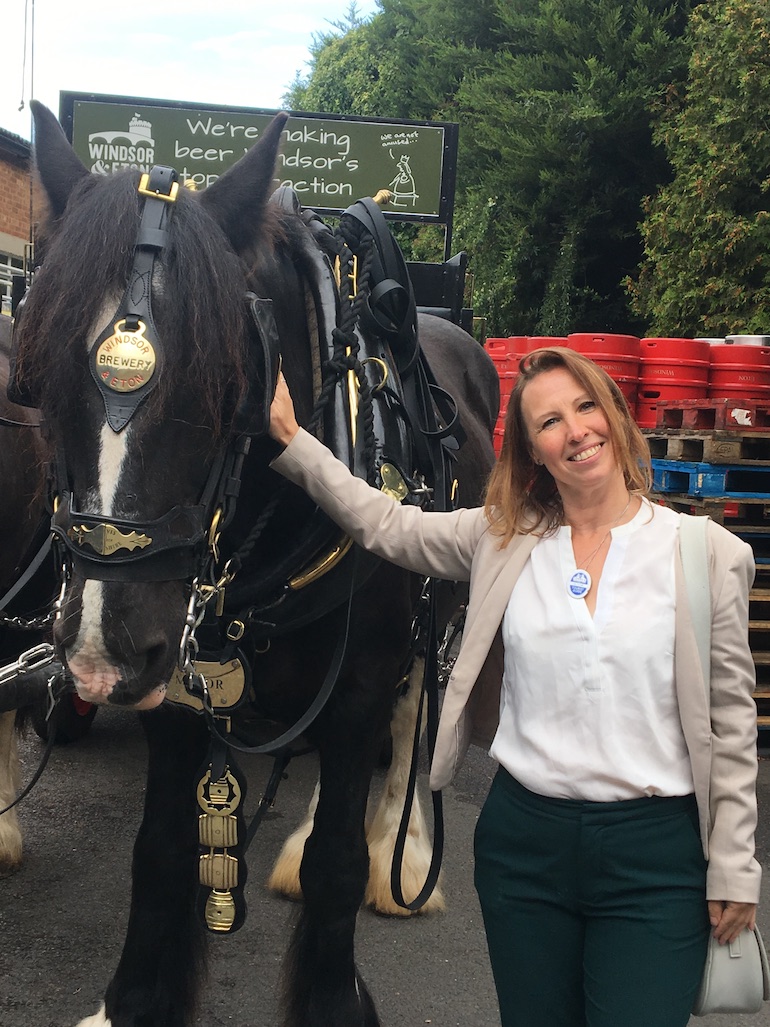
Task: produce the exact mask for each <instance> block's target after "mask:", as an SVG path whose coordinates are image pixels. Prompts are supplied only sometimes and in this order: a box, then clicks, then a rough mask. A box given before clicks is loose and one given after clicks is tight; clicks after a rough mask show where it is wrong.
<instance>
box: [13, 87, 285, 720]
mask: <svg viewBox="0 0 770 1027" xmlns="http://www.w3.org/2000/svg"><path fill="white" fill-rule="evenodd" d="M34 116H35V140H36V142H35V154H36V162H37V168H38V172H39V177H40V180H41V183H42V186H43V189H44V191H45V193H46V195H47V197H48V200H49V203H50V218H49V223H48V227H47V229H46V234H45V236H44V239H45V241H44V245H43V247H42V248H43V250H44V262H43V266H42V267H41V269H40V270H39V271H38V272H37V273H36V276H35V281H34V284H33V286H32V288H31V289H30V292H29V296H28V299H27V301H26V304H25V307H24V312H23V316H22V318H21V319H20V324H19V331H18V347H19V348H18V367H19V375H20V383H21V384H22V385H25V386H26V387H27V388H28V389H30V391H31V393H32V395H33V397H34V399H35V401H36V403H37V404H38V405H39V406H40V408H41V410H42V412H43V415H44V418H45V422H46V425H47V434H48V439H49V443H50V449H51V458H52V465H53V466H54V468H55V490H56V500H55V502H56V512H55V514H54V523H55V525H56V531H57V532H58V535H59V538H60V541H61V548H62V550H63V552H64V553H65V556H66V559H65V563H66V565H67V566H68V568H69V578H68V582H67V587H66V590H65V594H64V601H63V605H62V611H61V616H60V617H59V619H58V621H57V623H56V626H55V639H56V642H57V644H58V646H59V647H60V648H61V649H62V651H63V653H64V655H65V657H66V660H67V662H68V664H69V666H70V668H71V670H72V672H73V674H74V676H75V678H76V681H77V682H78V689H79V691H80V692H81V695H82V696H83V697H84V698H86V699H88V700H91V701H96V702H112V703H116V704H121V705H137V704H139V705H141V706H142V707H144V708H149V707H151V706H154V705H156V704H157V703H158V702H160V701H161V699H162V698H163V689H164V685H165V683H166V682H167V681H168V680H169V676H170V675H171V673H172V671H173V669H174V667H175V664H176V662H177V654H178V649H179V641H180V638H181V637H182V633H183V629H184V624H185V617H186V611H187V604H188V597H189V594H190V580H191V579H192V578H193V577H194V576H195V574H196V573H197V572H198V569H199V568H200V566H201V560H203V559H205V551H206V548H207V546H208V544H209V542H211V541H213V539H214V537H215V535H216V523H215V524H214V528H213V529H212V522H216V519H217V517H218V514H217V510H218V509H219V508H220V507H221V505H222V503H223V501H224V500H223V496H226V492H227V487H228V486H227V480H226V479H227V475H228V474H229V473H231V468H230V467H229V465H228V462H227V461H228V459H229V458H230V455H231V453H232V449H231V445H230V443H231V439H232V437H233V436H234V434H236V431H235V428H236V426H237V425H236V422H237V421H238V419H239V417H240V416H241V414H242V412H243V410H244V407H248V405H249V403H250V402H251V403H252V404H253V402H254V400H253V397H252V395H251V389H252V387H251V383H252V381H253V379H254V377H255V373H256V371H255V368H254V366H253V362H254V360H255V353H254V350H255V346H254V337H255V328H254V319H253V316H252V314H251V312H250V311H249V306H248V303H247V301H246V292H247V277H246V271H245V262H244V259H243V258H244V256H245V255H246V254H247V252H248V253H252V252H253V251H254V247H255V246H256V244H257V242H258V240H259V239H260V238H262V237H265V236H266V235H269V233H270V232H271V226H270V212H269V209H268V207H267V199H268V195H269V192H270V190H271V183H272V178H273V171H274V165H275V159H276V153H277V148H278V144H279V141H280V136H281V131H282V128H283V125H284V123H285V120H286V116H285V115H279V116H277V117H276V118H275V119H274V121H273V122H272V123H271V125H270V126H269V127H268V129H267V130H266V132H265V133H264V135H263V137H262V139H261V140H260V141H259V142H258V143H257V144H256V146H255V147H254V148H253V149H252V150H251V151H250V152H249V153H248V154H247V155H246V156H245V157H244V158H243V159H242V160H241V161H240V163H239V164H238V165H236V166H235V167H234V168H232V169H231V170H230V171H229V172H228V173H227V174H225V175H224V176H222V178H220V179H219V180H218V181H217V182H216V183H215V184H214V185H213V186H211V187H210V188H209V189H208V190H206V191H205V192H203V193H200V194H198V193H195V192H193V191H190V190H187V189H185V188H179V189H178V191H177V190H176V189H175V188H172V182H171V180H170V179H169V176H168V175H165V173H164V172H160V173H159V175H160V177H159V178H157V179H156V178H154V177H153V176H152V175H151V176H150V179H149V181H145V182H143V183H142V184H141V186H140V175H139V173H138V172H135V171H131V170H128V171H125V172H120V173H118V174H115V175H114V176H109V177H100V176H97V175H92V174H91V173H89V172H88V171H87V170H86V168H85V167H84V166H83V165H82V164H81V162H80V161H79V159H78V158H77V156H76V155H75V153H74V151H73V150H72V148H71V147H70V145H69V143H68V142H67V140H66V138H65V137H64V134H63V132H62V131H61V128H60V127H59V124H58V122H57V121H56V119H55V118H54V116H53V115H52V114H51V113H50V111H48V110H46V109H45V108H44V107H42V106H41V105H39V104H35V105H34ZM166 170H168V169H166ZM154 174H155V172H153V175H154ZM172 192H173V193H174V196H173V198H172ZM263 406H264V397H263ZM251 413H252V414H253V411H251ZM263 413H264V411H263ZM223 461H224V463H222V462H223Z"/></svg>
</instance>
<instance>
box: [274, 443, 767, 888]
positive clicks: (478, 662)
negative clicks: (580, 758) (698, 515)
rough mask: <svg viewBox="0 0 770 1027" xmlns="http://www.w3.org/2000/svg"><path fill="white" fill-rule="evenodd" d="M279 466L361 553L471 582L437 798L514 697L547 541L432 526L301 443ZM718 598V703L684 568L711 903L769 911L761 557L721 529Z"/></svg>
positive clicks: (694, 758)
mask: <svg viewBox="0 0 770 1027" xmlns="http://www.w3.org/2000/svg"><path fill="white" fill-rule="evenodd" d="M272 466H273V467H274V468H275V470H277V471H279V472H280V473H281V474H282V475H284V476H285V477H286V478H288V479H290V480H291V481H294V482H296V483H297V484H299V485H301V486H302V488H304V489H305V490H306V491H307V492H308V493H309V494H310V496H311V497H312V498H313V500H314V501H315V502H316V503H317V504H318V505H319V506H320V507H321V508H322V509H323V510H324V511H325V512H326V513H327V514H328V515H329V516H330V517H331V518H332V519H333V520H334V521H336V522H337V523H338V524H339V525H340V527H341V528H343V530H344V531H346V532H347V533H348V534H349V535H350V536H351V537H352V538H353V539H354V540H355V541H356V542H357V543H358V544H359V545H361V546H363V547H364V548H366V549H368V550H371V551H372V552H374V553H377V554H378V555H380V556H382V557H383V558H385V559H387V560H390V561H392V562H393V563H396V564H399V565H400V566H402V567H406V568H408V569H409V570H413V571H417V572H418V573H419V574H423V575H430V576H433V577H439V578H445V579H448V580H451V581H469V582H470V593H469V600H468V610H467V617H466V623H465V630H464V632H463V639H462V644H461V647H460V652H459V654H458V657H457V661H456V663H455V666H454V669H453V671H452V675H451V677H450V679H449V682H448V684H447V689H446V694H445V696H444V702H443V706H442V710H441V719H440V722H439V728H438V738H437V742H436V750H435V754H434V758H433V763H432V766H431V773H430V784H431V788H433V789H439V788H443V787H444V786H445V785H447V784H449V783H450V781H451V780H452V778H453V777H454V775H455V773H456V772H457V769H458V768H459V766H460V764H461V762H462V760H463V758H464V756H465V754H466V752H467V750H468V747H469V745H470V744H471V742H476V743H478V744H481V745H484V746H487V747H488V746H489V744H490V743H491V741H492V738H493V736H494V732H495V730H496V728H497V723H498V716H499V700H500V689H501V685H502V669H503V661H502V638H501V635H500V624H501V622H502V619H503V615H504V613H505V609H506V606H507V604H508V600H509V599H510V595H511V591H512V590H513V586H514V585H515V583H516V580H517V578H518V576H519V574H520V573H521V570H522V568H523V567H524V564H525V563H526V561H527V559H528V557H529V554H530V552H531V550H532V549H533V547H534V546H535V545H536V544H537V541H538V538H537V536H536V535H521V536H518V537H516V538H514V539H513V541H512V542H511V543H510V544H509V545H508V546H506V547H505V548H504V549H501V548H500V540H499V538H498V537H497V536H495V535H493V534H492V533H491V532H490V531H489V524H488V522H487V520H486V518H485V516H484V511H483V509H481V508H475V509H461V510H456V511H453V512H451V513H429V514H424V513H423V512H422V511H421V510H420V509H419V508H417V507H414V506H409V505H403V506H402V505H400V504H398V503H395V502H393V500H391V499H390V498H388V497H387V496H385V495H384V494H383V493H381V492H379V491H378V490H377V489H373V488H371V487H370V486H369V485H367V483H366V482H364V481H362V480H361V479H360V478H356V477H354V476H353V475H352V474H350V472H349V471H348V469H347V468H346V467H345V465H344V464H342V463H341V462H340V461H339V460H337V459H336V458H335V457H334V456H333V455H332V454H331V453H330V452H329V450H328V449H326V447H325V446H323V445H322V444H321V443H320V442H318V441H317V440H316V439H315V438H313V437H312V436H311V435H309V434H308V433H307V432H305V431H302V430H301V431H300V432H299V433H298V435H297V436H296V437H295V438H294V439H293V440H292V442H291V443H290V445H289V446H287V447H286V449H285V450H284V451H283V453H281V455H280V456H279V457H277V458H276V459H275V460H274V461H273V464H272ZM708 546H709V561H710V583H711V592H712V637H711V702H710V704H709V702H708V701H707V699H706V694H705V688H704V682H703V674H702V671H701V665H700V660H699V657H698V650H697V643H696V639H695V634H694V632H693V627H692V621H691V617H690V611H689V606H688V601H687V593H686V589H685V584H684V574H683V570H682V565H681V560H679V559H677V566H676V641H675V673H676V690H677V697H678V700H679V713H680V717H681V721H682V728H683V731H684V737H685V741H686V743H687V748H688V751H689V755H690V762H691V764H692V772H693V779H694V781H695V795H696V798H697V802H698V811H699V816H700V830H701V839H702V843H703V852H704V855H705V856H706V858H707V859H708V861H709V868H708V880H707V897H708V898H709V899H721V900H731V901H734V902H757V901H758V899H759V883H760V876H761V868H760V866H759V864H758V862H757V861H756V859H755V858H754V832H755V828H756V821H757V804H756V775H757V755H756V734H757V729H756V705H755V702H754V699H753V691H754V688H755V671H754V661H753V658H752V655H751V651H750V649H749V645H748V632H747V624H748V594H749V590H750V588H751V583H752V581H753V579H754V571H755V567H754V558H753V554H752V551H751V547H750V546H748V545H747V544H746V543H745V542H743V541H742V540H741V539H739V538H737V537H736V536H735V535H732V534H731V533H730V532H729V531H726V530H725V529H724V528H722V527H720V526H719V525H718V524H715V523H714V522H710V523H709V531H708Z"/></svg>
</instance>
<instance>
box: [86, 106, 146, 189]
mask: <svg viewBox="0 0 770 1027" xmlns="http://www.w3.org/2000/svg"><path fill="white" fill-rule="evenodd" d="M88 153H89V155H90V157H91V161H92V163H91V170H92V171H94V172H96V174H97V175H109V174H110V172H111V171H118V170H119V169H120V168H138V169H139V170H140V171H146V172H149V171H150V170H151V169H152V166H153V164H154V163H155V140H154V139H153V138H152V123H151V122H149V121H146V120H145V119H144V118H142V117H141V115H139V114H135V115H134V116H133V118H131V120H130V121H129V123H128V130H127V131H126V130H125V129H122V130H119V131H117V132H92V133H91V134H90V135H89V137H88Z"/></svg>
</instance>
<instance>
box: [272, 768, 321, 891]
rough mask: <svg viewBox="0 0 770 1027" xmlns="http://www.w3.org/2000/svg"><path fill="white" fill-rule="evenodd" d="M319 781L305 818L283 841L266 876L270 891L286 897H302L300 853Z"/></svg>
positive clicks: (316, 797)
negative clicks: (271, 868)
mask: <svg viewBox="0 0 770 1027" xmlns="http://www.w3.org/2000/svg"><path fill="white" fill-rule="evenodd" d="M319 791H320V782H319V783H318V784H316V786H315V789H314V790H313V796H312V798H311V800H310V802H309V804H308V808H307V813H306V814H305V819H304V820H303V821H302V823H301V824H300V825H299V827H298V828H297V829H296V830H295V831H293V832H292V834H290V835H289V837H288V838H287V839H286V841H285V842H284V843H283V848H282V849H281V851H280V853H279V854H278V858H277V859H276V861H275V863H274V865H273V870H272V872H271V874H270V877H269V878H268V882H267V886H268V888H269V889H270V890H271V891H274V892H277V893H278V894H279V895H283V896H285V897H286V898H287V899H294V900H295V901H298V900H300V899H301V898H302V888H301V887H300V883H299V868H300V864H301V863H302V854H303V853H304V851H305V842H306V841H307V840H308V838H309V837H310V832H311V831H312V830H313V817H314V816H315V811H316V806H317V805H318V793H319Z"/></svg>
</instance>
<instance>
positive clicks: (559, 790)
mask: <svg viewBox="0 0 770 1027" xmlns="http://www.w3.org/2000/svg"><path fill="white" fill-rule="evenodd" d="M678 520H679V515H678V514H676V513H675V512H674V511H672V510H669V509H667V508H665V507H661V506H652V505H651V504H649V503H647V502H644V503H642V506H641V508H640V510H639V512H638V513H637V515H636V516H635V517H634V518H633V520H631V521H630V522H629V523H628V524H623V525H620V526H619V527H617V528H613V529H612V541H611V544H610V549H609V552H608V554H607V558H606V561H605V564H604V569H603V571H602V576H601V580H600V582H599V586H598V592H597V601H596V611H595V615H594V617H593V618H592V617H591V615H590V613H589V611H588V608H587V607H586V604H585V600H584V599H575V598H573V597H572V596H570V595H569V593H568V589H567V582H568V580H569V578H570V575H571V574H572V573H573V572H574V571H575V569H576V565H575V558H574V555H573V552H572V542H571V529H570V528H569V527H568V526H565V527H562V528H560V529H559V530H558V531H557V532H556V534H554V535H553V536H550V537H548V538H544V539H542V540H541V541H540V542H538V544H537V545H536V546H535V548H534V549H533V551H532V554H531V556H530V559H529V561H528V563H527V565H526V567H525V568H524V571H523V572H522V574H521V576H520V578H519V580H518V581H517V583H516V586H515V587H514V589H513V593H512V594H511V598H510V601H509V603H508V607H507V610H506V613H505V616H504V618H503V626H502V628H503V641H504V644H505V672H504V677H503V688H502V694H501V698H500V725H499V727H498V730H497V734H496V736H495V739H494V741H493V743H492V748H491V749H490V754H491V755H492V757H493V758H494V759H496V760H497V761H498V762H499V763H500V764H501V765H502V766H503V767H505V768H506V770H508V771H509V773H510V774H511V775H512V776H513V777H514V778H516V780H517V781H519V782H520V783H521V784H523V785H524V786H525V787H526V788H529V789H530V791H533V792H537V793H539V794H541V795H549V796H554V797H557V798H568V799H586V800H591V801H595V802H612V801H616V800H619V799H634V798H639V797H641V796H645V795H686V794H689V793H690V792H692V791H693V778H692V770H691V767H690V760H689V757H688V753H687V748H686V745H685V741H684V736H683V734H682V727H681V723H680V719H679V710H678V706H677V700H676V694H675V690H674V553H675V547H676V545H677V537H678V536H677V527H678Z"/></svg>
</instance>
